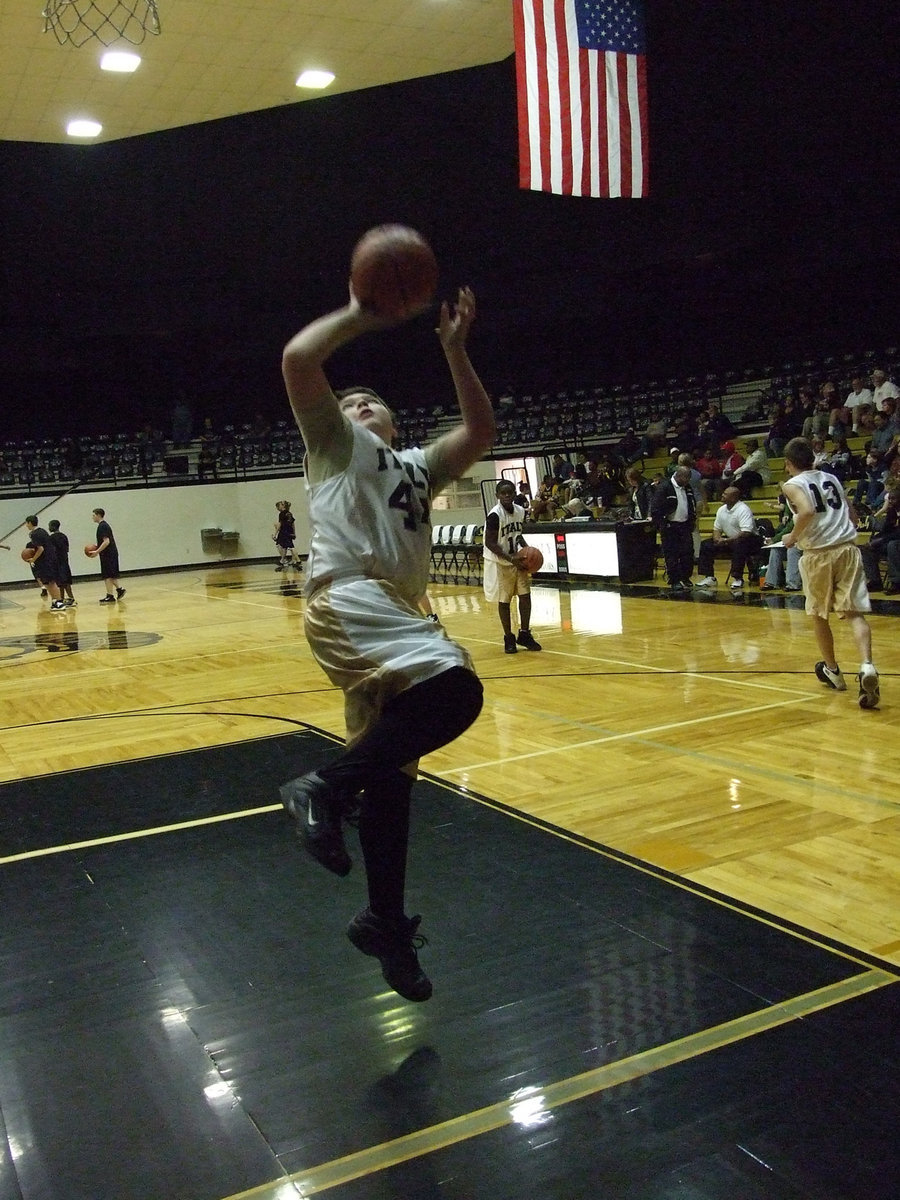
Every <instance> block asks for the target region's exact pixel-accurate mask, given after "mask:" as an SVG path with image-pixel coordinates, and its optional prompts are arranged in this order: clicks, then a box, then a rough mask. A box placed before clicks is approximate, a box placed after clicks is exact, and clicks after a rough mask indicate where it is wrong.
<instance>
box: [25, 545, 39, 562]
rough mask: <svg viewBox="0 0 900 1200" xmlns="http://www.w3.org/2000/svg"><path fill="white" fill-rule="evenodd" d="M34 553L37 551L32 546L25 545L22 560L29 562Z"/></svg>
mask: <svg viewBox="0 0 900 1200" xmlns="http://www.w3.org/2000/svg"><path fill="white" fill-rule="evenodd" d="M35 554H37V551H36V550H35V548H34V546H26V547H25V549H24V550H23V551H22V562H28V563H30V562H31V560H32V559H33V558H34V556H35Z"/></svg>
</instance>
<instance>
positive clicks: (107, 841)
mask: <svg viewBox="0 0 900 1200" xmlns="http://www.w3.org/2000/svg"><path fill="white" fill-rule="evenodd" d="M280 810H281V805H280V804H265V805H263V806H262V807H261V808H246V809H244V810H243V811H242V812H230V813H222V814H220V815H219V816H216V817H197V818H195V819H194V820H193V821H178V822H176V824H174V825H159V826H157V827H156V828H154V829H135V830H133V831H132V832H131V833H114V834H110V835H109V836H108V837H100V838H90V839H88V840H87V841H84V842H68V843H65V844H63V845H61V846H45V847H43V849H41V850H26V851H24V852H23V853H22V854H9V855H7V856H6V857H5V858H0V867H2V866H5V865H6V864H7V863H14V862H24V861H25V859H28V858H46V857H48V856H49V855H51V854H68V853H69V852H70V851H72V850H90V849H92V848H93V847H95V846H111V845H114V844H115V843H116V842H131V841H134V840H135V839H136V838H145V837H157V836H158V835H159V834H161V833H177V832H178V831H179V830H182V829H197V828H198V827H199V826H201V825H218V824H220V823H221V822H222V821H239V820H240V819H241V818H242V817H257V816H259V815H260V814H261V813H268V812H279V811H280Z"/></svg>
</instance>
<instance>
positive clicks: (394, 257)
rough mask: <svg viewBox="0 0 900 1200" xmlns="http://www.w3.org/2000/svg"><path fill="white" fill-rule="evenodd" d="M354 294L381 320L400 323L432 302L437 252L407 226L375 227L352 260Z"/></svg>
mask: <svg viewBox="0 0 900 1200" xmlns="http://www.w3.org/2000/svg"><path fill="white" fill-rule="evenodd" d="M350 282H351V284H352V286H353V293H354V295H355V296H356V298H357V300H359V302H360V304H362V305H363V306H364V307H365V308H371V309H373V310H374V311H375V312H376V313H378V315H379V316H380V317H390V318H393V319H395V320H401V319H403V318H404V317H411V316H414V315H415V314H416V313H417V312H419V311H420V310H421V309H423V308H424V307H425V306H426V305H427V304H429V303H430V302H431V299H432V297H433V296H434V293H435V289H436V288H437V282H438V265H437V259H436V258H435V257H434V251H433V250H432V249H431V247H430V246H429V245H428V243H427V242H426V241H425V239H424V238H423V237H422V235H421V234H420V233H417V232H416V231H415V229H410V228H409V226H408V225H376V226H375V228H374V229H370V230H369V231H368V233H364V234H363V236H362V237H361V238H360V239H359V241H358V242H357V243H356V246H355V248H354V250H353V256H352V258H351V259H350Z"/></svg>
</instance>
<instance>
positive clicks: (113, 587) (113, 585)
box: [90, 508, 125, 604]
mask: <svg viewBox="0 0 900 1200" xmlns="http://www.w3.org/2000/svg"><path fill="white" fill-rule="evenodd" d="M93 517H94V520H95V521H96V522H97V549H96V550H95V551H94V552H93V553H92V554H91V555H90V557H91V558H99V559H100V578H101V579H102V580H103V582H104V583H105V584H106V595H105V596H104V597H103V599H102V600H101V601H100V603H101V604H115V602H116V601H117V600H121V599H122V597H123V596H124V595H125V589H124V588H123V587H119V548H118V546H116V539H115V538H114V537H113V531H112V528H111V527H110V525H109V522H108V521H107V520H106V512H105V510H104V509H102V508H95V509H94V512H93Z"/></svg>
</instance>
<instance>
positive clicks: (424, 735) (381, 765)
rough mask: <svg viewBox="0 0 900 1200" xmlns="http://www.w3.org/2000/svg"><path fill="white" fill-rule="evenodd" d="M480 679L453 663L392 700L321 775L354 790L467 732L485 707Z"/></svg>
mask: <svg viewBox="0 0 900 1200" xmlns="http://www.w3.org/2000/svg"><path fill="white" fill-rule="evenodd" d="M483 703H484V689H483V688H482V686H481V680H480V679H479V678H478V676H477V675H475V674H474V673H473V672H472V671H469V670H467V669H466V668H465V667H450V668H448V670H446V671H442V672H441V674H440V675H435V676H434V677H433V678H432V679H426V680H425V681H424V683H417V684H415V685H414V686H413V687H411V688H407V689H406V691H405V692H401V693H400V695H399V696H396V697H395V698H394V699H393V700H390V701H389V702H388V703H387V704H386V705H385V706H384V709H383V710H382V713H381V716H380V717H379V718H378V720H377V721H376V722H375V724H374V725H372V726H371V728H370V729H369V730H368V731H367V732H366V733H365V734H364V735H363V736H362V737H361V738H360V739H359V741H358V742H356V743H354V745H353V746H351V747H350V748H349V749H348V750H345V751H344V753H343V754H342V755H341V756H340V758H338V759H336V760H335V761H334V762H333V763H330V764H329V765H328V766H327V767H321V768H320V769H319V771H318V774H319V775H320V776H321V777H322V778H323V779H324V780H326V781H327V782H328V783H330V784H331V786H332V787H335V788H338V789H339V790H341V791H346V792H349V793H351V794H353V793H355V792H359V791H362V789H363V788H371V786H372V784H373V783H374V782H375V781H376V780H377V779H379V778H386V777H389V776H392V775H394V774H395V773H396V772H397V771H400V770H402V768H403V767H405V766H406V765H407V763H411V762H415V761H416V760H417V759H419V758H423V757H424V756H425V755H426V754H430V753H431V752H432V751H433V750H438V749H440V747H441V746H446V745H447V744H448V742H452V741H453V740H454V739H455V738H458V737H459V735H460V734H461V733H464V732H465V731H466V730H467V729H468V728H469V726H470V725H471V724H472V723H473V721H474V720H475V719H476V717H477V716H478V714H479V713H480V712H481V706H482V704H483Z"/></svg>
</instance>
